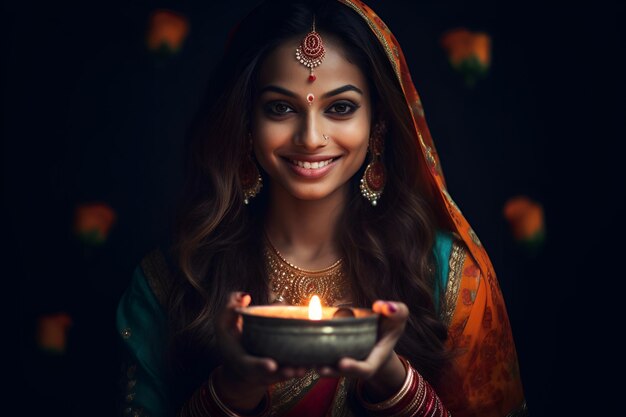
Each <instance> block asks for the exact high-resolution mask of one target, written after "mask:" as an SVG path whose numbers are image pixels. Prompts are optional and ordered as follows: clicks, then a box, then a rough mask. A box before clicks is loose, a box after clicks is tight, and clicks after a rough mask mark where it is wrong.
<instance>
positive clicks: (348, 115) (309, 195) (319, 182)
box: [251, 38, 372, 200]
mask: <svg viewBox="0 0 626 417" xmlns="http://www.w3.org/2000/svg"><path fill="white" fill-rule="evenodd" d="M299 43H300V41H299V40H294V41H288V42H286V43H284V44H282V45H281V46H279V47H278V48H277V49H275V50H274V51H273V52H272V53H271V54H270V55H269V56H268V57H267V59H266V60H265V61H264V62H263V65H262V67H261V68H260V73H259V84H258V85H259V89H258V95H257V97H256V98H255V104H254V111H253V113H254V114H253V122H252V132H251V133H252V140H253V147H254V152H255V155H256V158H257V160H258V161H259V163H260V164H261V166H262V167H263V169H264V170H265V171H266V172H267V174H268V175H269V176H270V178H271V182H272V186H274V187H279V188H281V189H282V190H283V191H286V192H287V193H288V194H290V195H291V196H293V197H295V198H297V199H301V200H317V199H323V198H326V197H329V196H331V195H333V194H334V193H337V192H342V191H344V192H345V191H346V190H347V187H348V180H349V179H350V178H351V177H352V176H353V175H354V174H355V173H356V172H357V171H358V170H359V168H360V167H361V166H362V164H363V162H364V160H365V156H366V154H367V148H368V140H369V133H370V123H371V113H372V112H371V100H370V92H369V90H368V85H367V80H366V78H365V75H364V74H363V73H362V72H361V70H360V69H359V68H358V67H357V66H355V65H353V64H352V63H350V62H349V61H348V60H346V58H345V57H344V53H343V48H342V47H340V46H339V44H338V43H336V42H333V41H332V39H328V38H324V44H325V48H326V57H325V59H324V61H323V62H322V63H321V65H319V66H318V67H317V68H315V70H314V71H315V75H316V77H317V79H316V80H315V81H314V82H310V81H309V80H308V76H309V69H308V68H306V67H305V66H304V65H302V64H301V63H300V62H299V61H297V60H296V57H295V55H296V54H295V51H296V48H297V47H298V45H299ZM325 137H327V138H328V140H326V139H325Z"/></svg>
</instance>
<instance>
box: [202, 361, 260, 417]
mask: <svg viewBox="0 0 626 417" xmlns="http://www.w3.org/2000/svg"><path fill="white" fill-rule="evenodd" d="M214 375H215V372H211V375H209V380H208V381H207V384H206V388H207V389H206V392H205V395H204V396H203V397H204V398H205V399H206V400H207V402H209V404H207V405H208V406H213V407H211V408H217V411H219V412H220V413H221V414H222V415H223V416H226V417H243V416H244V415H243V414H237V413H236V412H234V411H233V410H232V409H231V408H230V407H228V406H227V405H226V404H224V403H223V402H222V400H220V398H219V397H218V395H217V392H216V391H215V385H214V384H213V377H214ZM262 404H263V406H262V407H261V411H259V412H257V413H255V414H245V416H246V417H248V416H255V417H261V416H265V415H267V414H268V411H269V409H270V395H269V391H266V392H265V397H264V398H263V401H262Z"/></svg>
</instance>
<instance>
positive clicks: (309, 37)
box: [296, 17, 326, 83]
mask: <svg viewBox="0 0 626 417" xmlns="http://www.w3.org/2000/svg"><path fill="white" fill-rule="evenodd" d="M324 56H326V49H325V48H324V42H322V37H321V36H320V34H319V33H317V32H316V31H315V17H314V18H313V28H312V29H311V31H310V32H309V33H307V34H306V36H305V37H304V39H302V42H301V43H300V46H298V48H297V49H296V59H297V60H298V61H299V62H300V63H301V64H302V65H304V66H305V67H307V68H308V69H309V82H311V83H312V82H313V81H315V79H316V78H317V77H316V76H315V74H314V73H313V68H315V67H317V66H318V65H319V64H321V63H322V61H323V60H324Z"/></svg>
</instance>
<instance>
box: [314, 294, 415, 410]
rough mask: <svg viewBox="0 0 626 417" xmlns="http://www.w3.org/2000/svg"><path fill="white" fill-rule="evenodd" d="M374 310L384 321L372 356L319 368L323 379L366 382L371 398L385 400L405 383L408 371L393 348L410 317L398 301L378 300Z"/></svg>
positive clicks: (349, 359)
mask: <svg viewBox="0 0 626 417" xmlns="http://www.w3.org/2000/svg"><path fill="white" fill-rule="evenodd" d="M372 310H373V311H374V312H376V313H379V314H380V315H381V316H382V318H381V321H380V327H379V339H378V342H376V345H374V348H373V349H372V351H371V352H370V354H369V356H368V357H367V358H366V359H364V360H362V361H359V360H356V359H353V358H342V359H341V360H340V361H339V362H338V364H337V368H331V367H323V368H320V369H318V372H319V373H320V375H321V376H335V377H336V376H347V377H355V378H360V379H363V380H365V381H366V390H367V391H368V394H370V395H369V396H370V397H374V398H376V397H380V400H383V399H385V398H387V397H389V396H391V395H393V394H394V393H395V392H396V391H397V390H398V389H400V387H401V386H402V383H403V382H404V378H405V376H406V371H405V370H404V366H403V365H402V362H400V359H399V358H398V357H397V355H396V354H395V353H394V351H393V349H394V347H395V345H396V343H397V342H398V339H400V336H402V333H403V332H404V328H405V326H406V322H407V319H408V317H409V309H408V307H407V306H406V304H404V303H401V302H396V301H382V300H377V301H375V302H374V303H373V305H372Z"/></svg>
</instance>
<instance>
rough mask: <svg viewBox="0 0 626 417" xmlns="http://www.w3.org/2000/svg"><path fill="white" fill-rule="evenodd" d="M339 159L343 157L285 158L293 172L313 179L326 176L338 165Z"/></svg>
mask: <svg viewBox="0 0 626 417" xmlns="http://www.w3.org/2000/svg"><path fill="white" fill-rule="evenodd" d="M339 159H341V157H336V158H330V159H325V160H323V161H315V162H310V161H298V160H297V159H287V158H284V161H285V162H287V165H288V166H289V167H290V168H291V172H293V173H294V174H296V175H297V176H298V177H301V178H307V179H310V180H312V179H318V178H322V177H325V176H326V175H327V174H328V173H329V172H330V170H332V169H333V167H334V166H335V165H337V160H339Z"/></svg>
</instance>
